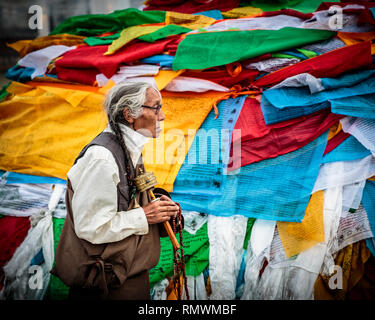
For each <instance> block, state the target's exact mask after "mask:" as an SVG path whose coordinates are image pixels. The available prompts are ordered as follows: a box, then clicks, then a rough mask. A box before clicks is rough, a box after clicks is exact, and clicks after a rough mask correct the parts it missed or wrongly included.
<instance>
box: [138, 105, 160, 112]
mask: <svg viewBox="0 0 375 320" xmlns="http://www.w3.org/2000/svg"><path fill="white" fill-rule="evenodd" d="M162 106H163V105H162V104H158V105H157V106H156V107H150V106H142V107H143V108H147V109H153V110H155V114H158V113H159V111H160V109H161V107H162Z"/></svg>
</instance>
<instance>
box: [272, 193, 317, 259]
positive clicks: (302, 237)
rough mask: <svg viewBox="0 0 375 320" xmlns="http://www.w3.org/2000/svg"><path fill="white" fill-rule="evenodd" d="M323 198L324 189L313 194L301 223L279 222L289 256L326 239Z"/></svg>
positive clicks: (281, 237) (278, 227) (284, 245)
mask: <svg viewBox="0 0 375 320" xmlns="http://www.w3.org/2000/svg"><path fill="white" fill-rule="evenodd" d="M323 200H324V191H317V192H315V193H314V194H312V195H311V198H310V201H309V204H308V205H307V208H306V211H305V217H304V218H303V220H302V222H300V223H298V222H284V221H278V222H277V230H278V232H279V235H280V239H281V242H282V244H283V247H284V250H285V253H286V255H287V257H288V258H289V257H292V256H294V255H296V254H298V253H300V252H302V251H305V250H306V249H308V248H310V247H312V246H314V245H316V244H317V243H319V242H323V241H324V223H323Z"/></svg>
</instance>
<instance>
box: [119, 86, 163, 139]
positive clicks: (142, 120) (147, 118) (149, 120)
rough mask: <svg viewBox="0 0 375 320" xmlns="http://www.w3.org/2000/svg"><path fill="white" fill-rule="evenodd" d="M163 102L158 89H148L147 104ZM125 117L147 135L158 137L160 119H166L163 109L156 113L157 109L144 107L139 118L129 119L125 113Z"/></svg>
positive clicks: (154, 104)
mask: <svg viewBox="0 0 375 320" xmlns="http://www.w3.org/2000/svg"><path fill="white" fill-rule="evenodd" d="M161 103H162V101H161V96H160V94H159V92H158V91H156V90H155V89H154V88H152V87H150V88H148V89H147V91H146V101H145V102H144V105H145V106H149V107H156V106H158V105H160V104H161ZM124 116H125V119H126V120H127V121H128V122H129V123H130V124H132V125H133V129H134V130H135V131H137V132H138V133H140V134H143V135H144V136H146V137H150V138H157V137H158V136H159V134H160V132H161V128H160V121H163V120H164V119H165V115H164V113H163V110H162V109H160V110H159V112H158V113H157V114H156V110H154V109H149V108H142V115H141V116H140V117H138V118H137V119H128V118H127V116H126V114H124Z"/></svg>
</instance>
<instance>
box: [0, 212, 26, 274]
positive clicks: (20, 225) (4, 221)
mask: <svg viewBox="0 0 375 320" xmlns="http://www.w3.org/2000/svg"><path fill="white" fill-rule="evenodd" d="M29 229H30V219H29V218H28V217H2V218H1V219H0V235H1V237H0V244H1V252H0V267H1V268H2V267H3V266H4V265H5V264H6V263H7V262H8V261H9V260H10V259H11V258H12V256H13V254H14V252H15V251H16V249H17V248H18V247H19V245H20V244H21V243H22V242H23V240H24V239H25V237H26V235H27V233H28V231H29Z"/></svg>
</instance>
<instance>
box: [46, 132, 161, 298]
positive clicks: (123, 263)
mask: <svg viewBox="0 0 375 320" xmlns="http://www.w3.org/2000/svg"><path fill="white" fill-rule="evenodd" d="M93 145H100V146H103V147H105V148H107V149H108V150H110V151H111V153H112V154H113V156H114V158H115V160H116V163H117V166H118V169H119V175H120V182H119V183H118V185H117V201H118V211H127V210H129V209H131V208H132V207H133V206H134V199H131V196H130V190H129V186H128V181H127V175H126V170H125V156H124V153H123V151H122V149H121V146H120V144H119V142H118V140H117V138H116V136H115V135H114V134H112V133H109V132H102V133H101V134H99V135H98V136H97V137H96V138H95V139H94V140H93V141H92V142H91V143H89V144H88V145H87V146H86V147H85V148H84V149H83V150H82V151H81V153H80V154H79V156H78V157H77V159H76V161H75V163H76V162H77V160H78V159H79V158H81V157H82V156H83V155H84V154H85V152H86V150H87V149H88V148H89V147H90V146H93ZM138 166H139V165H137V167H136V170H134V168H133V166H132V164H131V170H132V172H133V173H134V171H136V172H138ZM140 167H141V168H142V169H143V170H144V167H143V164H141V165H140ZM73 193H74V190H73V189H72V186H71V183H70V181H69V180H68V183H67V192H66V208H67V215H66V219H65V223H64V226H63V229H62V232H61V236H60V239H59V243H58V245H57V248H56V254H55V266H54V268H53V269H52V270H51V273H52V274H54V275H56V276H58V277H59V278H60V279H61V280H62V281H63V282H64V283H65V284H66V285H67V286H70V287H80V288H92V289H100V290H102V292H103V295H104V296H106V295H107V294H108V291H109V290H111V289H116V288H119V287H121V286H123V284H124V283H125V281H126V280H127V279H128V278H130V277H134V276H136V275H137V274H140V273H143V272H145V271H148V270H150V269H151V268H153V267H154V266H155V265H156V264H157V263H158V260H159V256H160V239H159V237H160V231H159V228H160V225H158V224H152V225H149V226H148V227H149V232H148V233H147V234H145V235H131V236H129V237H127V238H125V239H123V240H120V241H117V242H112V243H106V244H92V243H90V242H88V241H86V240H83V239H80V238H78V237H77V235H76V233H75V231H74V220H73V214H72V207H71V201H72V197H73ZM91 196H92V197H93V198H94V197H95V195H91ZM136 197H137V201H138V202H139V204H140V205H141V206H142V205H145V204H147V203H148V202H150V197H149V195H148V193H147V192H142V193H139V192H137V195H136ZM75 214H79V213H77V212H76V213H75ZM162 236H164V235H162Z"/></svg>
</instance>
